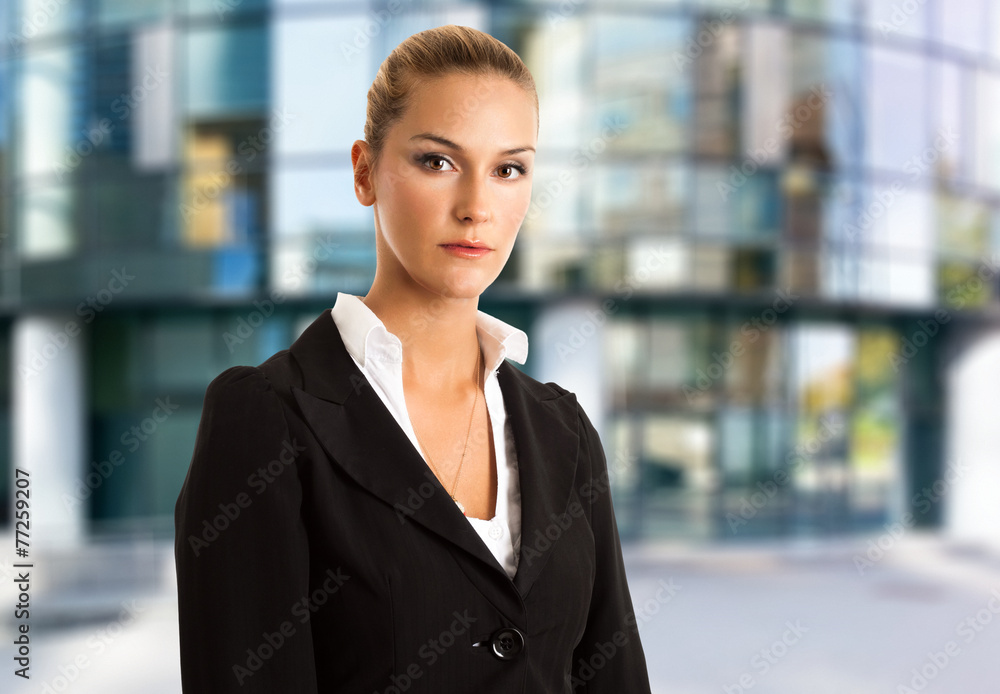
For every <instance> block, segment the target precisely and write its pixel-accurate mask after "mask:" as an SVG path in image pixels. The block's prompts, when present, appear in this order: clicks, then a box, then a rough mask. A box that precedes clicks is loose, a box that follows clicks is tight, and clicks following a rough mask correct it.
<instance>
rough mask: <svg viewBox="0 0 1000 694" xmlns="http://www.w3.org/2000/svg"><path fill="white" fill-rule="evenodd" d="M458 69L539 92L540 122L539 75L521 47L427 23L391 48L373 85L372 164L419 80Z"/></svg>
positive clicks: (460, 28) (462, 28) (370, 106)
mask: <svg viewBox="0 0 1000 694" xmlns="http://www.w3.org/2000/svg"><path fill="white" fill-rule="evenodd" d="M455 72H457V73H461V74H465V75H469V76H475V77H478V76H483V77H500V78H507V79H510V80H511V81H513V82H514V83H515V84H517V85H518V86H519V87H521V88H522V89H524V90H525V91H527V92H529V93H530V94H531V95H532V97H533V98H534V101H535V119H536V124H537V119H538V93H537V91H536V90H535V80H534V78H532V76H531V72H529V71H528V68H527V67H526V66H525V64H524V62H523V61H522V60H521V58H520V57H519V56H518V55H517V53H515V52H514V51H513V50H511V49H510V48H509V47H508V46H507V45H506V44H504V43H503V42H501V41H499V40H497V39H496V38H494V37H493V36H490V35H489V34H487V33H484V32H482V31H479V30H478V29H473V28H471V27H466V26H459V25H457V24H447V25H445V26H440V27H436V28H434V29H427V30H426V31H421V32H418V33H416V34H413V35H412V36H410V37H408V38H407V39H406V40H404V41H403V42H402V43H400V44H399V45H398V46H396V47H395V48H394V49H393V50H392V53H390V54H389V56H388V57H387V58H386V59H385V60H384V61H383V62H382V64H381V65H380V66H379V69H378V73H377V74H376V75H375V80H374V81H373V82H372V86H371V88H370V89H369V90H368V116H367V120H366V121H365V141H366V142H367V143H368V147H369V149H370V150H371V166H372V168H375V165H376V163H377V162H378V160H379V158H380V157H381V154H382V150H383V148H384V146H385V138H386V135H387V133H388V131H389V129H390V128H391V127H392V125H393V124H394V123H396V121H398V120H399V119H401V118H402V117H403V113H404V112H405V110H406V107H407V106H408V105H409V97H410V91H411V88H412V87H413V86H414V84H416V83H418V82H419V81H421V80H431V79H435V78H438V77H444V76H447V75H448V74H451V73H455ZM536 129H537V125H536Z"/></svg>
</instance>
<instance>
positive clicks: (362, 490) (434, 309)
mask: <svg viewBox="0 0 1000 694" xmlns="http://www.w3.org/2000/svg"><path fill="white" fill-rule="evenodd" d="M537 134H538V101H537V96H536V94H535V89H534V83H533V81H532V79H531V75H530V74H529V72H528V70H527V69H526V68H525V66H524V64H523V63H522V62H521V60H520V59H519V58H518V57H517V55H516V54H515V53H514V52H513V51H511V50H510V49H509V48H508V47H507V46H505V45H504V44H502V43H500V42H499V41H497V40H496V39H494V38H493V37H491V36H489V35H487V34H484V33H482V32H479V31H476V30H474V29H470V28H467V27H460V26H454V25H451V26H445V27H440V28H437V29H433V30H429V31H424V32H420V33H418V34H415V35H414V36H411V37H410V38H408V39H407V40H406V41H404V42H403V43H402V44H400V45H399V46H398V47H397V48H396V49H395V50H394V51H393V52H392V54H391V55H390V56H389V57H388V58H387V59H386V61H385V62H384V63H383V64H382V66H381V67H380V69H379V72H378V75H377V76H376V78H375V82H374V84H373V85H372V88H371V90H370V91H369V94H368V121H367V123H366V125H365V138H366V139H365V140H364V141H361V140H359V141H356V142H355V143H354V147H353V149H352V152H351V157H352V160H353V163H354V172H355V193H356V195H357V197H358V199H359V200H360V201H361V203H362V204H363V205H366V206H368V205H370V206H373V208H374V217H375V231H376V248H377V270H376V274H375V280H374V283H373V284H372V287H371V290H370V291H369V292H368V294H367V295H365V296H364V297H357V296H352V295H349V294H344V293H340V294H338V296H337V300H336V303H335V305H334V307H333V308H332V309H331V310H324V311H323V313H321V314H320V316H319V317H317V318H316V320H315V321H314V322H313V323H312V324H311V325H310V326H309V327H308V328H307V329H306V330H305V331H304V332H303V334H302V335H301V336H300V337H299V338H298V339H297V340H296V341H295V342H294V343H293V344H292V345H291V347H290V348H289V349H287V350H283V351H281V352H278V353H277V354H275V355H273V356H272V357H271V358H269V359H268V360H267V361H265V362H264V363H262V364H260V365H259V366H255V367H253V366H236V367H232V368H230V369H228V370H226V371H224V372H223V373H222V374H220V375H219V376H218V377H217V378H216V379H215V380H214V381H212V383H211V384H210V385H209V387H208V390H207V392H206V397H205V405H204V410H203V414H202V419H201V424H200V426H199V429H198V436H197V441H196V445H195V450H194V455H193V458H192V461H191V467H190V470H189V472H188V475H187V478H186V480H185V482H184V487H183V489H182V491H181V494H180V497H179V498H178V501H177V509H176V526H177V539H176V559H177V575H178V595H179V616H180V638H181V667H182V675H183V684H184V691H185V692H187V693H188V694H192V693H196V692H198V693H201V692H204V693H205V694H209V693H211V694H223V693H225V692H267V693H268V694H275V693H277V692H281V693H282V694H284V693H299V692H301V693H303V694H306V693H308V694H314V693H319V692H324V693H325V692H363V693H364V694H368V693H369V692H379V693H385V694H388V693H399V692H433V693H434V694H453V693H455V694H459V693H465V692H478V693H484V692H504V693H508V692H518V693H522V692H523V693H525V694H543V693H545V694H548V693H555V692H559V693H568V692H579V691H583V692H607V693H608V694H612V693H614V694H631V693H640V692H645V693H648V692H649V682H648V676H647V673H646V664H645V658H644V655H643V650H642V646H641V644H640V641H639V637H638V630H637V624H636V620H635V616H634V613H633V611H632V608H631V597H630V595H629V591H628V585H627V584H626V577H625V571H624V567H623V563H622V556H621V548H620V544H619V538H618V530H617V526H616V525H615V519H614V515H613V509H612V504H611V498H610V492H609V489H608V476H607V462H606V459H605V456H604V453H603V450H602V448H601V442H600V439H599V437H598V434H597V432H596V430H595V429H594V427H593V425H592V424H591V422H590V420H589V419H588V418H587V415H586V414H585V413H584V411H583V409H582V408H581V407H580V406H579V403H578V402H577V400H576V396H575V395H574V394H573V393H571V392H569V391H567V390H566V389H564V388H562V387H561V386H559V385H557V384H555V383H544V384H543V383H540V382H538V381H536V380H534V379H532V378H530V377H528V376H527V375H525V374H524V373H522V372H521V371H520V370H518V369H516V368H515V367H513V366H511V365H510V364H509V363H508V362H507V361H506V358H510V359H514V360H516V361H518V362H520V363H523V362H524V360H525V357H526V354H527V337H526V335H525V334H524V333H523V332H522V331H520V330H518V329H516V328H514V327H512V326H510V325H507V324H506V323H504V322H502V321H500V320H498V319H496V318H494V317H492V316H489V315H487V314H485V313H483V312H481V311H479V310H478V301H479V295H480V294H481V293H482V292H483V290H485V289H486V287H488V286H489V285H490V284H491V283H492V282H493V281H494V280H495V279H496V277H497V275H498V274H499V273H500V271H501V269H502V268H503V266H504V264H505V262H506V261H507V258H508V257H509V255H510V252H511V249H512V247H513V244H514V239H515V237H516V236H517V231H518V229H519V227H520V225H521V222H522V220H523V219H524V216H525V214H526V212H527V209H528V204H529V200H530V196H531V172H532V168H533V163H534V152H535V144H536V139H537Z"/></svg>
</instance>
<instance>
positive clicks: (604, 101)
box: [589, 14, 691, 152]
mask: <svg viewBox="0 0 1000 694" xmlns="http://www.w3.org/2000/svg"><path fill="white" fill-rule="evenodd" d="M590 27H591V31H592V32H593V38H592V44H591V45H592V48H591V50H592V52H593V54H592V55H591V56H590V57H589V58H590V59H591V60H593V61H595V63H596V64H595V67H594V76H593V86H592V94H593V96H592V98H593V102H594V109H595V117H596V119H597V122H598V123H600V124H607V123H614V124H615V125H617V126H618V128H620V132H616V133H615V134H614V135H613V136H605V135H604V134H603V133H602V132H600V131H598V132H595V133H594V136H595V137H596V136H603V137H605V138H606V139H607V140H608V143H607V144H608V148H609V149H611V150H613V151H623V150H627V151H636V152H650V151H677V150H680V149H682V148H683V147H685V145H686V144H687V122H688V116H689V112H690V104H691V96H690V91H689V88H688V84H689V82H688V75H689V74H690V72H688V71H687V69H685V68H686V66H685V65H683V64H679V63H678V56H679V55H683V51H684V41H685V40H686V39H687V37H688V35H689V32H690V24H689V23H688V22H687V21H686V20H681V19H675V18H666V19H659V18H653V17H642V18H633V17H623V16H618V15H603V14H597V15H595V16H593V17H592V18H591V24H590ZM688 62H690V61H688Z"/></svg>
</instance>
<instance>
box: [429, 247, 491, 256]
mask: <svg viewBox="0 0 1000 694" xmlns="http://www.w3.org/2000/svg"><path fill="white" fill-rule="evenodd" d="M441 248H443V249H445V250H446V251H448V252H449V253H451V254H452V255H456V256H458V257H459V258H482V257H483V256H484V255H486V254H487V253H490V252H491V250H490V249H489V248H470V247H469V246H458V245H455V244H441Z"/></svg>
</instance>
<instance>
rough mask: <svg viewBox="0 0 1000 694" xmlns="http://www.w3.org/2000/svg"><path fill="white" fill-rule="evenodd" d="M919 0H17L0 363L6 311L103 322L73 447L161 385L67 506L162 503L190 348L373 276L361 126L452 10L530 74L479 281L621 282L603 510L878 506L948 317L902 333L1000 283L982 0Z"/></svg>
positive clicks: (573, 290) (217, 363)
mask: <svg viewBox="0 0 1000 694" xmlns="http://www.w3.org/2000/svg"><path fill="white" fill-rule="evenodd" d="M912 5H913V11H912V12H909V11H906V12H903V11H900V9H899V3H893V2H889V0H885V1H882V0H880V1H879V2H870V3H844V2H834V1H833V0H783V1H779V0H753V1H750V0H747V1H746V2H725V1H723V0H719V1H718V2H709V1H702V2H697V1H693V0H690V1H687V2H684V1H682V0H675V1H669V0H663V1H659V2H654V1H649V2H641V3H631V4H629V6H628V8H627V9H619V8H618V7H617V6H616V5H615V4H614V3H609V2H596V3H589V4H587V5H585V6H584V5H577V4H566V3H564V4H563V5H558V6H556V5H552V4H550V3H533V2H502V3H501V2H497V3H483V2H468V3H461V2H451V3H446V2H422V3H407V4H395V3H381V2H373V3H344V2H335V1H333V0H272V1H271V2H267V1H266V0H253V1H251V0H242V1H241V2H236V1H233V2H230V1H228V0H144V1H143V2H132V1H128V2H126V1H125V0H102V1H101V2H71V3H67V4H65V5H62V4H59V3H45V2H41V0H17V1H16V2H13V3H8V4H5V5H4V9H3V10H0V30H2V31H0V34H2V35H3V36H4V37H7V38H6V40H5V41H4V42H3V45H2V46H0V270H2V272H0V310H2V316H0V363H4V364H8V365H9V368H8V369H7V371H6V372H5V373H6V374H10V379H14V378H17V365H16V364H14V363H13V362H12V361H11V360H12V358H13V357H12V356H11V354H12V350H11V345H10V335H11V334H12V329H11V328H10V326H11V325H12V324H13V323H14V322H16V321H17V320H18V317H19V316H21V315H29V314H31V312H33V311H36V310H41V309H42V308H51V307H57V308H62V309H63V310H65V311H68V312H70V313H73V312H76V313H77V315H78V316H80V317H81V318H85V317H87V316H89V317H90V318H92V319H93V320H92V321H90V320H87V321H86V323H87V324H88V327H89V331H88V333H87V337H86V339H87V344H88V345H89V348H90V349H89V352H88V357H87V358H88V364H89V368H90V374H89V379H90V380H89V382H90V383H91V384H92V385H91V388H90V395H89V408H90V409H89V412H88V416H89V422H90V434H91V436H90V440H91V443H90V446H91V449H90V451H89V459H90V460H94V461H97V460H101V459H102V458H103V457H104V456H107V455H108V454H109V453H110V452H111V451H112V450H115V449H122V447H123V445H126V444H123V442H122V437H123V432H127V431H129V430H130V428H131V427H133V426H136V423H137V422H140V423H141V422H142V421H143V419H144V418H145V417H146V416H147V415H148V412H149V411H150V410H151V409H152V408H153V407H154V403H155V402H156V399H157V398H166V397H171V398H173V401H174V402H176V403H178V404H179V405H180V407H179V409H178V411H177V413H176V414H175V415H172V416H171V418H170V419H169V420H168V421H167V422H166V423H165V424H164V426H163V428H161V429H160V431H159V432H157V435H155V436H149V440H148V442H146V441H140V444H141V445H137V446H136V448H135V450H134V451H131V450H130V451H128V452H127V457H128V459H129V460H130V463H129V464H128V465H127V466H124V467H123V468H122V471H121V472H120V473H119V474H116V475H115V476H114V477H113V479H111V480H109V481H108V483H107V484H105V485H103V486H102V487H101V488H100V489H98V490H96V491H95V493H94V494H93V496H92V498H91V499H90V501H89V507H88V508H89V511H88V517H89V518H90V519H91V520H92V521H93V522H94V524H95V528H101V527H105V524H107V527H111V526H112V525H114V524H116V523H126V524H127V523H132V522H137V523H140V524H142V523H153V524H164V527H166V525H167V524H168V520H167V517H168V516H169V515H170V513H171V510H172V503H173V500H174V499H175V498H176V494H177V490H178V489H179V485H180V482H181V481H182V479H183V475H184V472H185V470H186V467H187V463H188V461H189V459H190V451H191V448H192V445H193V441H194V433H195V430H196V427H197V422H198V418H199V413H200V406H201V397H202V395H203V393H204V388H205V386H206V385H207V383H208V382H209V380H211V378H212V377H213V376H214V375H216V374H217V373H219V372H220V371H221V370H223V369H224V368H226V367H227V366H229V365H231V364H238V363H247V364H251V363H259V362H260V361H261V360H263V359H264V358H266V357H267V356H269V355H270V354H272V353H273V352H274V351H277V350H278V349H281V348H283V347H286V346H287V345H288V343H289V342H290V341H291V340H292V339H293V338H294V336H295V334H297V331H298V330H299V329H301V328H302V327H303V325H304V321H306V320H307V319H309V318H312V317H315V315H317V313H318V311H319V310H320V309H321V308H322V307H324V306H328V305H329V304H330V303H331V302H332V298H333V297H334V296H335V295H336V292H337V291H347V292H353V293H358V294H363V293H365V292H366V291H367V289H368V287H369V286H370V283H371V280H372V278H373V277H374V268H375V251H374V227H373V221H372V213H371V208H365V207H362V206H361V205H360V204H358V202H357V200H356V199H355V197H354V195H353V188H352V170H351V162H350V146H351V143H352V142H353V141H354V140H355V139H361V138H363V125H364V117H365V96H366V93H367V89H368V87H369V85H370V84H371V81H372V79H373V78H374V74H375V71H376V70H377V68H378V65H379V64H380V62H381V61H382V60H383V59H384V57H385V56H386V55H387V54H388V53H389V51H390V50H391V49H392V48H393V47H394V46H395V45H396V44H397V43H398V42H399V41H401V40H402V39H404V38H405V37H406V36H408V35H410V34H412V33H414V32H416V31H420V30H422V29H425V28H430V27H433V26H438V25H441V24H447V23H456V24H464V25H469V26H474V27H476V28H479V29H482V30H484V31H488V32H490V33H492V34H493V35H495V36H497V37H498V38H499V39H501V40H502V41H504V42H505V43H507V44H508V45H510V46H511V47H512V48H514V49H515V50H516V51H517V52H518V53H519V54H520V55H521V56H522V57H523V58H524V60H525V62H526V63H527V64H528V67H529V68H530V69H531V71H532V73H533V74H534V76H535V78H536V82H537V85H538V90H539V99H540V105H541V130H540V136H539V144H540V151H539V153H538V156H537V159H536V168H535V174H534V196H533V201H532V205H531V208H530V209H529V212H528V215H527V218H526V219H525V222H524V225H523V227H522V229H521V232H520V237H519V239H518V243H517V247H516V248H515V250H514V253H513V255H512V256H511V259H510V262H509V265H508V267H507V268H506V270H505V271H504V273H503V274H502V275H501V277H500V279H499V280H498V282H497V284H496V286H495V287H493V288H491V289H490V290H489V291H488V292H487V294H486V295H485V296H484V299H483V302H482V304H481V307H482V308H483V309H484V310H488V311H490V312H492V313H494V314H496V315H499V316H501V317H503V316H512V317H513V318H512V319H511V320H512V321H513V322H515V323H516V324H518V325H519V326H521V327H525V328H526V329H527V328H529V327H530V324H531V321H532V320H533V318H534V316H536V315H538V313H539V312H540V311H542V310H543V309H544V308H545V306H546V304H547V302H548V300H549V299H550V297H551V296H553V294H581V295H585V296H588V297H591V298H593V299H594V301H596V302H597V303H598V304H600V303H601V302H603V303H604V305H611V306H613V307H614V310H613V312H611V313H610V317H609V320H608V322H607V325H606V329H605V337H604V340H605V343H604V347H605V350H604V351H605V354H606V356H607V359H606V367H605V370H606V373H605V374H604V375H603V380H604V381H605V382H606V383H608V384H610V386H609V397H608V407H609V411H608V418H607V423H606V425H605V426H604V429H603V431H602V436H603V438H604V442H605V445H606V448H607V451H608V458H609V461H611V462H612V473H613V488H614V490H615V495H616V500H618V501H616V503H617V504H618V508H619V516H620V519H619V525H620V528H621V530H622V533H623V535H633V536H641V537H673V536H684V537H696V538H734V539H738V538H743V537H754V536H759V535H775V534H783V535H785V534H804V535H816V534H824V533H830V532H843V531H850V530H855V529H861V528H870V527H878V526H879V525H881V524H882V523H884V522H885V521H886V520H887V519H889V518H892V517H895V516H897V515H898V514H899V513H900V512H902V511H903V510H906V508H907V501H906V499H907V498H909V496H910V495H909V494H908V490H909V489H911V488H912V487H913V486H914V485H916V484H918V483H919V482H920V481H921V480H926V479H933V478H934V476H935V475H936V474H938V471H939V470H940V468H941V465H942V461H941V450H940V442H939V439H940V428H941V426H942V412H941V409H940V408H941V407H942V406H941V405H940V404H939V403H940V391H939V388H940V386H939V385H938V380H939V379H938V377H937V375H936V374H937V373H938V371H937V369H939V367H938V366H937V361H936V356H935V355H936V349H937V347H936V344H937V343H936V342H935V341H933V340H931V341H930V343H929V344H928V345H927V346H926V347H924V348H922V349H921V350H919V352H918V353H917V354H915V355H913V356H912V357H901V356H900V355H904V354H906V353H907V352H906V351H905V347H906V344H907V340H908V339H909V338H911V337H912V336H913V334H914V331H915V330H916V329H917V326H919V325H921V323H920V321H926V320H929V319H933V318H934V316H936V315H939V314H938V313H937V312H940V311H945V312H947V315H951V314H952V312H955V311H958V312H961V314H962V315H963V316H965V317H966V318H967V319H968V320H977V317H981V316H986V315H988V314H989V313H990V312H991V311H995V310H996V308H997V304H998V302H1000V296H998V291H997V289H998V282H997V265H996V262H995V260H996V258H997V257H998V256H997V251H998V250H1000V215H998V202H997V201H998V191H1000V120H998V119H997V118H996V112H997V111H996V108H995V106H996V105H997V104H998V103H1000V8H997V7H996V6H994V5H993V4H990V3H986V2H985V0H967V1H963V2H944V0H927V2H922V3H912ZM906 7H907V8H909V7H910V5H906ZM52 8H55V10H53V9H52ZM115 272H118V273H125V274H126V276H129V277H132V278H133V279H130V280H129V281H128V284H127V286H126V287H125V289H124V290H123V291H122V292H121V294H120V296H118V295H115V297H114V298H113V300H112V301H110V303H108V305H107V310H106V311H105V310H103V308H104V306H103V305H101V309H102V310H101V311H99V312H96V313H94V312H90V313H88V310H89V309H87V308H83V307H85V306H87V305H88V304H87V301H88V298H89V297H95V296H96V297H98V300H99V299H100V292H101V290H102V289H105V288H106V287H107V286H108V285H109V282H110V281H111V279H112V277H113V276H114V274H113V273H115ZM277 292H280V296H281V297H282V298H281V300H274V298H275V296H278V295H277V294H276V293H277ZM105 293H106V292H105ZM269 301H270V302H271V307H272V308H273V315H272V316H269V317H268V318H267V319H266V320H264V321H263V322H262V323H261V324H260V325H259V327H257V326H255V325H253V324H252V323H253V321H254V316H255V312H259V311H262V309H261V306H266V305H267V303H268V302H269ZM255 302H256V303H255ZM608 302H611V303H610V304H608ZM90 306H91V308H93V306H94V305H93V304H90ZM269 310H270V309H268V311H269ZM268 311H264V313H267V312H268ZM946 330H947V328H946V326H944V325H941V333H942V334H943V333H944V332H945V331H946ZM525 368H526V370H528V371H529V372H531V371H532V369H533V364H532V362H530V361H529V363H528V364H527V365H526V367H525ZM10 392H11V383H10V382H9V380H8V381H4V380H0V415H6V416H4V417H3V418H2V419H0V445H3V446H5V449H4V450H5V453H4V454H3V456H2V459H4V460H6V459H8V458H9V456H7V455H6V451H9V450H10V440H9V436H8V431H9V426H8V422H9V421H10V418H9V414H10V413H9V405H5V403H9V400H10V398H9V393H10ZM5 408H6V409H5ZM123 450H124V449H123ZM921 521H922V522H923V521H927V522H932V521H933V519H930V518H922V519H921Z"/></svg>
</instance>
